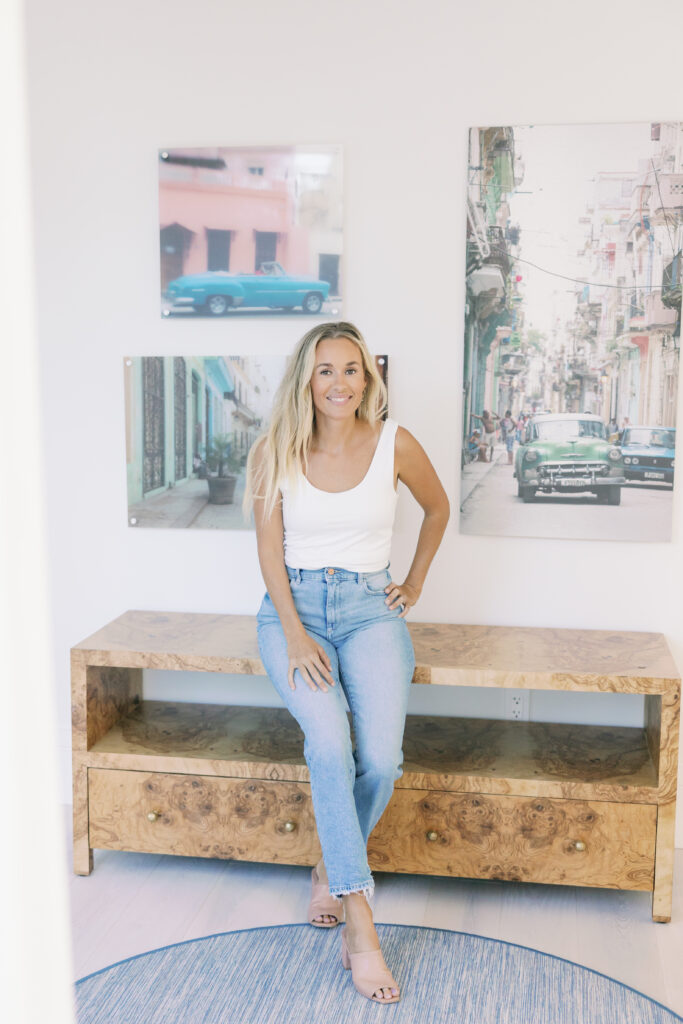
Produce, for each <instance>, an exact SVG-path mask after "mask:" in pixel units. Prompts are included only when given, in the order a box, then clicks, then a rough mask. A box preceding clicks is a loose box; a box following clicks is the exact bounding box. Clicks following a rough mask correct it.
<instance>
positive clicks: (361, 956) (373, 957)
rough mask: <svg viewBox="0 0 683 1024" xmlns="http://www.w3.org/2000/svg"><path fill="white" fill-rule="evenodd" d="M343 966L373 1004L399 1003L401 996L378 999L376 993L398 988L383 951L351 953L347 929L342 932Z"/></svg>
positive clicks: (356, 985) (372, 950)
mask: <svg viewBox="0 0 683 1024" xmlns="http://www.w3.org/2000/svg"><path fill="white" fill-rule="evenodd" d="M341 957H342V964H343V965H344V967H345V968H346V969H347V971H348V970H350V971H351V977H352V979H353V984H354V985H355V987H356V989H357V991H358V992H360V994H361V995H362V996H365V997H366V998H367V999H371V1000H372V1001H373V1003H397V1002H398V1001H399V1000H400V998H401V996H400V995H398V996H391V997H390V998H389V999H378V998H377V996H376V995H375V992H376V991H377V990H378V989H380V988H389V989H392V988H398V985H397V984H396V982H395V981H394V979H393V977H392V974H391V971H390V970H389V968H388V967H387V965H386V963H385V961H384V957H383V956H382V950H381V949H371V950H368V952H366V953H350V952H349V947H348V946H347V944H346V929H344V930H343V931H342V950H341Z"/></svg>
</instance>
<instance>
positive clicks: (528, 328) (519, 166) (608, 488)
mask: <svg viewBox="0 0 683 1024" xmlns="http://www.w3.org/2000/svg"><path fill="white" fill-rule="evenodd" d="M468 157H469V158H468V171H467V174H468V182H467V241H466V251H467V268H466V304H465V344H464V365H463V412H462V446H461V450H460V467H461V496H460V532H461V533H467V534H482V535H496V536H509V537H549V538H550V537H552V538H568V539H590V540H622V541H623V540H631V541H660V542H661V541H669V540H670V539H671V519H672V498H673V487H674V471H675V448H676V406H677V401H678V368H679V359H680V329H681V281H682V272H681V268H682V262H681V253H682V250H683V123H681V122H668V123H666V122H662V123H634V124H630V123H624V124H602V125H597V124H593V125H533V126H525V127H517V126H515V127H511V126H503V127H501V126H498V127H487V128H472V129H470V133H469V147H468Z"/></svg>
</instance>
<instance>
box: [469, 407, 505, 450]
mask: <svg viewBox="0 0 683 1024" xmlns="http://www.w3.org/2000/svg"><path fill="white" fill-rule="evenodd" d="M472 419H475V420H481V425H482V427H483V428H484V444H485V445H486V448H487V449H488V452H489V458H488V461H489V462H493V449H494V447H495V444H496V423H495V421H496V420H500V416H499V415H498V414H497V413H495V412H489V411H488V409H484V411H483V412H482V414H481V416H478V415H477V414H476V412H473V413H472Z"/></svg>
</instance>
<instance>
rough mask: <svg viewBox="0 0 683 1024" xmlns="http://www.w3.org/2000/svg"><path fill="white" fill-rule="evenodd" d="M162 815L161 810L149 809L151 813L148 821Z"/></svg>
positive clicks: (148, 815)
mask: <svg viewBox="0 0 683 1024" xmlns="http://www.w3.org/2000/svg"><path fill="white" fill-rule="evenodd" d="M160 817H161V811H149V813H148V814H147V820H148V821H156V820H157V819H158V818H160Z"/></svg>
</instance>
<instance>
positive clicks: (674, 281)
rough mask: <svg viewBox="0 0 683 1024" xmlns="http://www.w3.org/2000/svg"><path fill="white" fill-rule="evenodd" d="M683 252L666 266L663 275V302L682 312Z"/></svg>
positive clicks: (677, 254)
mask: <svg viewBox="0 0 683 1024" xmlns="http://www.w3.org/2000/svg"><path fill="white" fill-rule="evenodd" d="M682 255H683V254H681V252H680V251H679V252H677V253H676V255H675V256H674V258H673V259H672V261H671V263H668V264H667V265H666V266H665V267H664V273H663V275H662V303H663V304H664V305H665V306H667V307H668V308H669V309H675V310H678V311H679V312H680V308H681V284H682V283H683V273H682V270H683V260H682Z"/></svg>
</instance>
